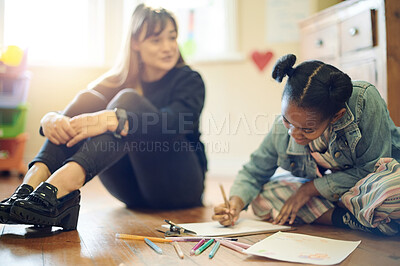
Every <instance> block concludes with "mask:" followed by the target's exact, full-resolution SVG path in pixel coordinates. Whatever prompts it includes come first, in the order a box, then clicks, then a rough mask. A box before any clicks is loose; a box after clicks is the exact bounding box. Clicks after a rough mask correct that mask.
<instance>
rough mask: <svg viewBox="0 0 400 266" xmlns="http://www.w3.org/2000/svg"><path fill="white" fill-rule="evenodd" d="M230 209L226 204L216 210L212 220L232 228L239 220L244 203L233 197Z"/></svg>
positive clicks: (230, 201)
mask: <svg viewBox="0 0 400 266" xmlns="http://www.w3.org/2000/svg"><path fill="white" fill-rule="evenodd" d="M229 205H230V209H228V208H227V207H226V206H225V204H224V203H222V204H220V205H218V206H216V207H215V208H214V215H213V216H212V219H213V220H214V221H218V222H219V223H220V224H222V225H224V226H231V225H234V224H235V223H236V221H237V220H238V219H239V214H240V212H241V211H242V210H243V208H244V203H243V201H242V199H241V198H239V197H238V196H233V197H231V198H230V200H229Z"/></svg>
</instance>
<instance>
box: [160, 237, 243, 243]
mask: <svg viewBox="0 0 400 266" xmlns="http://www.w3.org/2000/svg"><path fill="white" fill-rule="evenodd" d="M211 238H214V239H216V240H217V239H218V240H219V239H223V240H229V241H237V240H238V239H237V238H229V237H210V236H171V237H168V236H167V237H166V238H165V239H169V240H172V241H177V242H198V241H200V240H202V239H205V240H208V239H211Z"/></svg>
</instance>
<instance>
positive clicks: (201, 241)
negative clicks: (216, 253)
mask: <svg viewBox="0 0 400 266" xmlns="http://www.w3.org/2000/svg"><path fill="white" fill-rule="evenodd" d="M204 242H206V240H205V239H204V238H203V239H201V240H200V241H199V242H197V244H196V245H194V247H192V249H191V250H190V255H194V253H195V252H196V250H197V249H198V248H199V247H201V245H203V244H204Z"/></svg>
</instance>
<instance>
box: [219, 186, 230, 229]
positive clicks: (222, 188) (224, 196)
mask: <svg viewBox="0 0 400 266" xmlns="http://www.w3.org/2000/svg"><path fill="white" fill-rule="evenodd" d="M219 188H220V189H221V193H222V197H223V198H224V201H225V206H226V207H227V208H228V210H229V211H231V206H230V205H229V201H228V199H227V198H226V195H225V190H224V187H223V186H222V185H221V184H220V185H219ZM228 216H229V221H230V222H231V225H233V219H232V215H231V214H230V213H228Z"/></svg>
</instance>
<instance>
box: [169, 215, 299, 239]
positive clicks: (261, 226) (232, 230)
mask: <svg viewBox="0 0 400 266" xmlns="http://www.w3.org/2000/svg"><path fill="white" fill-rule="evenodd" d="M179 226H182V227H183V228H185V229H189V230H191V231H194V232H196V233H197V235H198V236H239V235H252V234H257V233H268V232H277V231H284V230H289V229H290V228H291V227H290V226H285V225H274V224H271V223H268V222H264V221H257V220H250V219H239V220H238V221H237V222H236V224H235V225H234V226H230V227H225V226H223V225H220V224H219V223H218V222H205V223H185V224H179ZM163 227H169V226H163Z"/></svg>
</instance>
